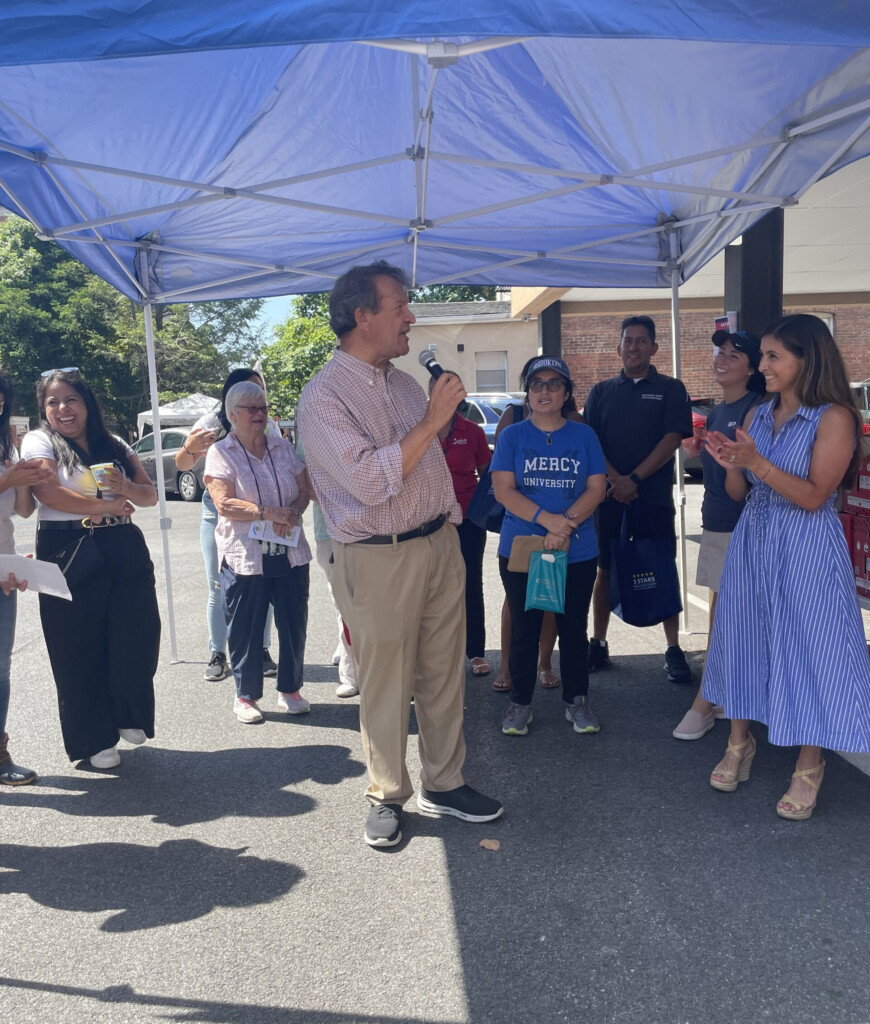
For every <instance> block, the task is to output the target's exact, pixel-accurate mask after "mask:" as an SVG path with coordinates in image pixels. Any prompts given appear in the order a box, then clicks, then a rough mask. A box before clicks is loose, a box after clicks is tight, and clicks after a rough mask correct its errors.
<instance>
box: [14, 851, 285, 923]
mask: <svg viewBox="0 0 870 1024" xmlns="http://www.w3.org/2000/svg"><path fill="white" fill-rule="evenodd" d="M244 853H245V848H242V849H240V850H227V849H223V848H221V847H216V846H209V845H208V844H207V843H201V842H199V841H198V840H196V839H173V840H169V841H168V842H165V843H161V844H160V846H157V847H149V846H139V845H136V844H134V843H87V844H83V845H80V846H66V847H33V846H13V845H3V844H0V868H5V869H6V870H4V871H2V872H0V893H3V894H8V893H25V894H26V895H28V896H29V897H30V898H31V899H32V900H35V901H36V902H37V903H41V904H42V905H43V906H46V907H53V908H55V909H57V910H71V911H84V912H86V913H91V914H93V913H99V912H100V911H116V913H114V914H113V915H112V916H111V917H109V918H107V919H106V920H105V921H104V922H103V923H102V925H101V926H100V930H101V931H106V932H132V931H137V930H139V929H142V928H158V927H161V926H162V925H168V924H179V923H180V922H182V921H193V920H194V919H196V918H198V917H203V916H204V915H205V914H208V913H209V912H210V911H212V910H214V909H215V908H216V907H248V906H252V905H254V904H258V903H269V902H271V901H272V900H274V899H277V898H278V897H280V896H283V895H284V894H285V893H286V892H288V891H289V890H290V889H292V887H293V886H294V885H295V884H296V883H297V882H298V881H299V880H300V879H301V878H302V877H303V874H304V872H303V871H302V870H301V869H300V868H298V867H295V866H294V865H292V864H285V863H282V862H279V861H275V860H263V859H261V858H259V857H246V856H244Z"/></svg>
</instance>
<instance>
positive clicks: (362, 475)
mask: <svg viewBox="0 0 870 1024" xmlns="http://www.w3.org/2000/svg"><path fill="white" fill-rule="evenodd" d="M329 315H330V324H331V326H332V329H333V331H334V332H335V335H336V337H337V338H338V347H337V348H336V350H335V352H334V354H333V356H332V359H331V360H330V361H329V362H328V363H327V364H326V366H325V367H324V368H323V369H322V370H321V371H320V372H319V373H318V374H317V375H316V376H315V377H314V378H313V379H312V380H311V381H309V383H308V384H307V385H306V386H305V388H304V390H303V392H302V397H301V399H300V402H299V408H298V411H297V419H298V422H299V430H300V436H301V440H302V444H303V447H304V450H305V453H306V462H307V464H308V470H309V473H310V474H311V479H312V482H313V484H314V489H315V491H316V493H317V497H318V499H319V501H320V504H321V508H322V510H323V514H324V517H325V519H326V523H327V526H328V529H329V534H330V537H331V538H332V540H333V557H334V559H335V564H334V575H333V590H334V594H335V599H336V603H337V605H338V608H339V611H340V612H341V614H342V617H343V618H344V620H345V622H346V623H347V624H348V627H349V629H350V634H351V639H352V642H353V646H354V652H355V654H356V658H357V662H358V665H359V674H358V680H359V690H360V729H361V732H362V742H363V751H364V754H365V758H366V764H367V767H368V773H369V786H368V789H367V790H366V798H367V800H368V802H369V803H370V804H371V808H370V811H369V815H368V818H367V821H366V827H365V840H366V842H367V843H368V844H369V845H370V846H376V847H380V846H395V845H396V844H397V843H398V842H400V841H401V838H402V807H403V806H404V804H405V803H406V802H407V800H408V799H409V798H410V797H411V795H412V793H413V787H412V785H411V780H410V776H409V775H408V769H407V767H406V764H405V753H406V747H407V741H408V716H409V705H410V702H411V698H412V697H413V698H414V701H415V707H416V714H417V725H418V730H419V750H420V761H421V765H422V770H421V773H420V781H421V784H422V789H421V790H420V792H419V793H418V796H417V804H418V806H419V807H420V808H421V809H422V810H424V811H427V812H429V813H434V814H446V815H453V816H455V817H458V818H461V819H463V820H465V821H491V820H492V819H493V818H497V817H498V816H499V815H500V814H501V813H502V806H501V804H500V803H499V802H498V801H497V800H494V799H492V798H490V797H486V796H483V795H482V794H480V793H478V792H476V791H475V790H474V789H472V788H471V787H470V786H467V785H466V784H465V782H464V780H463V777H462V766H463V763H464V761H465V740H464V738H463V735H462V716H463V698H464V686H465V671H464V669H465V602H464V600H463V592H464V585H465V567H464V565H463V561H462V555H461V553H460V549H459V540H458V538H457V534H456V528H455V525H454V524H456V523H459V522H460V521H461V512H460V508H459V505H458V504H457V502H456V498H455V496H454V491H453V484H452V480H451V477H450V472H449V470H448V469H447V464H446V462H445V461H444V455H443V453H442V451H441V446H440V445H439V444H438V442H437V435H438V431H439V430H440V429H441V428H442V427H443V426H445V424H447V423H448V422H449V421H450V419H451V418H452V416H453V413H454V412H455V410H456V407H457V406H458V405H459V403H460V402H461V401H462V400H463V398H464V397H465V389H464V388H463V386H462V383H461V382H460V381H459V379H458V378H457V377H455V376H454V375H452V374H443V375H442V376H440V377H439V378H438V379H437V380H436V381H435V383H434V385H433V387H432V391H431V394H430V396H429V400H428V402H427V400H426V395H425V393H424V391H423V389H422V388H421V387H420V385H419V384H418V383H417V382H416V381H415V380H414V379H413V377H411V376H410V375H409V374H407V373H403V372H402V371H401V370H398V369H396V367H395V366H393V364H392V360H393V359H396V358H398V357H400V356H404V355H407V353H408V333H409V331H410V329H411V325H412V324H413V323H414V314H413V313H412V312H411V310H410V309H409V307H408V292H407V280H406V278H405V275H404V273H403V271H401V270H400V269H398V268H397V267H392V266H390V265H389V264H388V263H385V262H378V263H373V264H371V265H369V266H365V267H353V268H351V269H350V270H349V271H348V272H347V273H346V274H344V275H343V276H342V277H340V278H339V279H338V281H336V283H335V287H334V289H333V291H332V294H331V296H330V300H329ZM436 366H437V364H436ZM437 369H438V370H440V369H441V368H440V367H437ZM430 372H432V373H433V376H436V375H437V371H436V370H435V367H432V368H431V369H430Z"/></svg>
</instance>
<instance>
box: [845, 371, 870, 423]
mask: <svg viewBox="0 0 870 1024" xmlns="http://www.w3.org/2000/svg"><path fill="white" fill-rule="evenodd" d="M849 387H850V388H851V389H852V394H853V395H854V396H855V402H856V404H857V406H858V410H859V412H860V413H861V419H862V421H863V423H864V433H865V434H870V380H861V381H855V382H853V383H851V384H850V385H849Z"/></svg>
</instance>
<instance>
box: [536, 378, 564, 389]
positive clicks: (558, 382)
mask: <svg viewBox="0 0 870 1024" xmlns="http://www.w3.org/2000/svg"><path fill="white" fill-rule="evenodd" d="M563 387H565V381H564V380H562V378H561V377H551V378H550V379H549V380H540V379H539V378H538V377H535V379H534V380H530V381H529V391H543V390H544V388H546V389H547V391H558V390H559V388H563Z"/></svg>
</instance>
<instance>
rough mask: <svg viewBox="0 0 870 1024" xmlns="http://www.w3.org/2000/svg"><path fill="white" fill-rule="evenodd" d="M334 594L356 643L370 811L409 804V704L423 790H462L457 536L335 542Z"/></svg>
mask: <svg viewBox="0 0 870 1024" xmlns="http://www.w3.org/2000/svg"><path fill="white" fill-rule="evenodd" d="M333 557H334V559H335V564H334V566H333V569H334V572H333V592H334V594H335V602H336V604H337V605H338V608H339V611H340V612H341V614H342V617H343V618H344V621H345V622H346V623H347V624H348V628H349V629H350V634H351V636H352V637H353V647H354V654H355V655H356V662H357V667H358V671H359V676H358V684H359V693H360V729H361V732H362V742H363V751H364V753H365V759H366V765H367V766H368V772H369V787H368V789H367V790H366V798H367V799H368V801H369V802H370V803H372V804H379V803H389V804H404V803H405V801H407V800H408V799H409V798H410V797H411V794H412V793H413V787H412V785H411V779H410V776H409V775H408V769H407V767H406V765H405V751H406V748H407V745H408V717H409V712H410V703H411V696H412V695H413V697H414V704H415V709H416V714H417V725H418V727H419V736H418V744H419V750H420V761H421V762H422V771H421V772H420V781H421V783H422V785H423V788H424V789H428V790H430V791H434V792H443V791H445V790H448V789H456V787H457V786H461V785H462V784H463V780H462V765H463V764H464V762H465V738H464V737H463V734H462V715H463V702H464V699H465V599H464V594H465V565H464V563H463V561H462V554H461V552H460V550H459V538H458V536H457V533H456V528H455V527H454V526H452V525H451V524H450V523H446V524H445V525H444V526H442V527H441V529H440V530H438V531H437V532H436V533H433V534H431V535H430V536H428V537H418V538H416V539H414V540H406V541H404V542H403V543H402V544H398V543H393V544H392V545H389V544H383V545H381V544H340V543H338V542H334V544H333Z"/></svg>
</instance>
